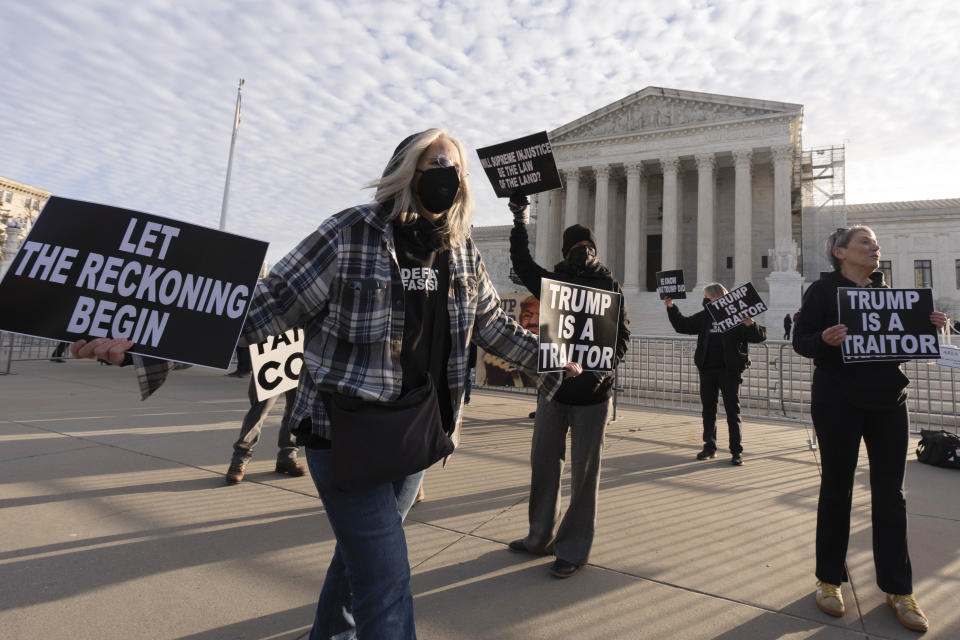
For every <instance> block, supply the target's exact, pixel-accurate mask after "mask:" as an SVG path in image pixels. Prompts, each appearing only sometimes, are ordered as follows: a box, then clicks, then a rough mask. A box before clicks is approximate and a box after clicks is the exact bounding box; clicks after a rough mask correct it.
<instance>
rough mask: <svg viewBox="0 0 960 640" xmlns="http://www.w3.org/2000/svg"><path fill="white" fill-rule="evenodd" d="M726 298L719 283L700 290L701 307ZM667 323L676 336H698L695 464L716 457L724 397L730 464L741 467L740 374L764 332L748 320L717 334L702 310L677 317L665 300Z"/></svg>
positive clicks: (671, 302) (676, 310) (764, 330)
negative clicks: (699, 428) (699, 437)
mask: <svg viewBox="0 0 960 640" xmlns="http://www.w3.org/2000/svg"><path fill="white" fill-rule="evenodd" d="M726 294H727V289H726V287H724V286H723V285H722V284H720V283H719V282H714V283H712V284H708V285H707V286H705V287H704V288H703V305H704V306H706V305H707V303H708V302H713V301H714V300H716V299H717V298H719V297H721V296H724V295H726ZM663 304H665V305H666V307H667V319H669V320H670V324H671V325H673V328H674V329H675V330H676V331H677V333H686V334H691V335H696V336H697V349H696V351H694V353H693V362H694V363H695V364H696V365H697V371H699V372H700V403H701V405H702V406H703V450H702V451H701V452H700V453H698V454H697V460H708V459H710V458H713V457H715V456H716V455H717V396H718V394H719V393H723V408H724V410H725V411H726V413H727V431H728V433H729V436H730V453H731V454H733V457H732V458H731V459H730V462H731V464H734V465H736V466H740V465H742V464H743V446H742V444H741V435H740V422H741V421H740V383H742V382H743V377H742V374H743V371H744V369H746V368H747V367H749V366H750V355H749V353H748V348H747V343H748V342H763V341H764V340H766V339H767V330H766V329H765V328H764V327H763V326H761V325H759V324H757V323H755V322H754V321H753V319H752V318H747V319H746V320H744V321H743V324H739V325H737V326H736V327H734V328H733V329H730V330H729V331H727V332H726V333H723V332H721V331H720V329H719V327H717V325H716V324H715V323H714V322H713V319H712V318H711V317H710V313H709V312H708V311H707V310H706V309H704V310H703V311H698V312H697V313H695V314H693V315H692V316H690V317H686V316H684V315H683V314H682V313H680V309H677V307H676V306H675V305H674V304H673V300H672V299H670V298H665V299H664V301H663Z"/></svg>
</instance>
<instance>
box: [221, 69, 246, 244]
mask: <svg viewBox="0 0 960 640" xmlns="http://www.w3.org/2000/svg"><path fill="white" fill-rule="evenodd" d="M242 89H243V78H240V85H239V86H238V87H237V109H236V111H235V112H234V115H233V134H232V135H231V136H230V156H229V158H228V159H227V179H226V182H224V185H223V204H222V205H221V206H220V230H221V231H223V230H224V229H226V227H227V200H229V198H230V174H231V173H232V172H233V150H234V148H235V147H236V146H237V131H238V130H239V129H240V92H241V90H242Z"/></svg>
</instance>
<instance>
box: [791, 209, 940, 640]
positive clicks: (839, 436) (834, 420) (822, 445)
mask: <svg viewBox="0 0 960 640" xmlns="http://www.w3.org/2000/svg"><path fill="white" fill-rule="evenodd" d="M826 253H827V258H828V259H829V260H830V264H831V265H832V266H833V271H832V272H830V273H827V274H824V275H823V277H821V278H820V279H819V280H817V281H816V282H814V283H813V284H811V285H810V287H809V288H808V289H807V290H806V292H804V294H803V303H802V305H801V307H800V313H799V315H798V316H797V320H796V322H795V323H794V325H793V349H794V351H796V352H797V353H799V354H800V355H802V356H805V357H807V358H812V359H813V365H814V369H813V385H812V389H811V394H810V416H811V418H813V427H814V430H815V431H816V432H817V442H818V443H819V450H820V466H821V477H820V496H819V501H818V503H817V539H816V572H815V573H816V578H817V583H816V595H815V602H816V605H817V607H818V608H819V609H820V610H821V611H823V612H824V613H827V614H829V615H832V616H837V617H840V616H842V615H844V613H845V612H846V608H845V606H844V604H843V595H842V593H841V585H842V583H844V582H846V581H847V566H846V556H847V544H848V542H849V538H850V508H851V502H852V496H853V484H854V475H855V473H856V469H857V462H858V460H859V457H860V441H861V440H863V442H864V444H866V448H867V457H868V459H869V461H870V503H871V509H870V510H871V516H872V521H873V562H874V568H875V569H876V574H877V576H876V577H877V585H878V586H879V587H880V589H881V590H883V591H884V592H885V593H886V594H887V597H886V601H887V604H888V605H890V607H892V608H893V609H894V611H896V614H897V618H898V619H899V621H900V623H901V624H902V625H903V626H905V627H907V628H908V629H913V630H915V631H926V630H927V628H928V626H929V624H928V622H927V618H926V616H925V615H924V614H923V611H922V610H921V609H920V605H919V604H917V601H916V599H915V598H914V596H913V570H912V568H911V564H910V555H909V553H908V551H907V503H906V500H905V498H904V492H903V479H904V472H905V466H906V458H907V446H908V443H909V440H910V438H909V429H910V417H909V415H908V413H907V405H906V401H907V386H908V385H909V384H910V380H909V378H907V376H906V375H904V373H903V371H902V369H901V365H902V364H903V361H902V360H888V361H885V362H856V363H851V364H845V363H844V362H843V353H842V351H841V345H842V344H843V341H844V340H845V339H846V337H847V326H846V325H843V324H838V323H837V318H838V317H839V316H838V312H837V289H838V288H839V287H869V288H885V287H886V284H884V282H883V272H882V271H878V270H877V269H878V268H879V266H880V245H879V244H877V237H876V235H875V234H874V233H873V230H871V229H870V227H867V226H864V225H854V226H852V227H850V228H841V229H837V230H836V231H834V232H833V233H831V234H830V236H829V237H828V238H827V244H826ZM946 322H947V316H946V314H944V313H942V312H940V311H934V312H933V313H931V314H930V323H931V324H933V325H934V326H936V327H938V328H943V326H944V325H945V324H946Z"/></svg>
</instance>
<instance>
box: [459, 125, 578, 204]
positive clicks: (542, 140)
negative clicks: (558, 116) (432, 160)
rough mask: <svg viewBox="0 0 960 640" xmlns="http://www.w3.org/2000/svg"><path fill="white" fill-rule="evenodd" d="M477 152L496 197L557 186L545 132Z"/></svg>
mask: <svg viewBox="0 0 960 640" xmlns="http://www.w3.org/2000/svg"><path fill="white" fill-rule="evenodd" d="M477 155H478V156H480V166H482V167H483V170H484V171H485V172H486V174H487V178H489V179H490V184H492V185H493V190H494V191H495V192H496V194H497V197H498V198H508V197H510V196H512V195H521V196H529V195H531V194H534V193H541V192H543V191H550V190H552V189H559V188H560V174H559V173H558V172H557V163H556V162H555V161H554V159H553V149H552V148H551V146H550V140H549V139H548V138H547V132H546V131H541V132H540V133H535V134H533V135H530V136H525V137H523V138H518V139H516V140H510V141H509V142H501V143H500V144H495V145H491V146H489V147H483V148H482V149H477Z"/></svg>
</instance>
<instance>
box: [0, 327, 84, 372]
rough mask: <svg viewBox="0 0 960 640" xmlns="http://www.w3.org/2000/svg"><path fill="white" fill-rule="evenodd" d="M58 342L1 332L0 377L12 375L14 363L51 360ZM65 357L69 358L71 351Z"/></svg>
mask: <svg viewBox="0 0 960 640" xmlns="http://www.w3.org/2000/svg"><path fill="white" fill-rule="evenodd" d="M57 342H58V341H57V340H48V339H46V338H34V337H31V336H23V335H20V334H17V333H10V332H7V331H0V375H9V374H10V373H12V370H13V363H14V362H21V361H27V360H49V359H50V357H51V356H52V355H53V351H54V349H56V348H57ZM63 357H64V358H69V357H70V353H69V351H67V352H65V353H64V354H63Z"/></svg>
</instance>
